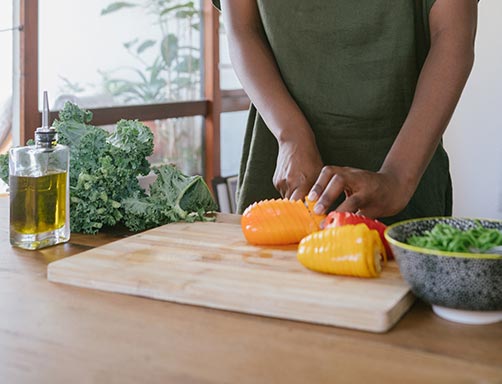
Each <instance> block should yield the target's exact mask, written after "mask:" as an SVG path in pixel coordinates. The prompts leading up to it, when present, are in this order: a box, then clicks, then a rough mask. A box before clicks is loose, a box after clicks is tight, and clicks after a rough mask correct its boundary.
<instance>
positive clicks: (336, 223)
mask: <svg viewBox="0 0 502 384" xmlns="http://www.w3.org/2000/svg"><path fill="white" fill-rule="evenodd" d="M361 223H363V224H366V226H367V227H368V228H369V229H375V230H376V231H377V232H378V234H379V235H380V238H381V239H382V243H383V245H384V247H385V251H386V253H387V258H388V259H393V258H394V257H393V254H392V250H391V249H390V246H389V243H388V242H387V240H385V236H384V231H385V228H387V227H386V225H385V224H384V223H382V222H380V221H378V220H375V219H370V218H369V217H366V216H363V215H356V214H355V213H352V212H336V211H333V212H330V213H329V214H328V216H327V217H326V219H325V220H324V228H333V227H341V226H342V225H346V224H351V225H355V224H361Z"/></svg>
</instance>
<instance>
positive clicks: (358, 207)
mask: <svg viewBox="0 0 502 384" xmlns="http://www.w3.org/2000/svg"><path fill="white" fill-rule="evenodd" d="M213 4H214V5H216V6H217V7H219V9H221V10H222V13H223V18H224V25H225V28H226V30H227V33H228V44H229V51H230V58H231V61H232V63H233V66H234V68H235V71H236V73H237V75H238V77H239V79H240V81H241V83H242V85H243V88H244V90H245V91H246V92H247V94H248V95H249V97H250V99H251V102H252V105H251V108H250V114H249V119H248V126H247V131H246V134H245V138H244V147H243V157H242V162H241V169H240V173H239V187H238V211H239V212H242V211H243V210H244V209H245V208H246V207H247V206H248V205H249V204H251V203H253V202H255V201H259V200H263V199H270V198H279V197H283V198H288V199H303V198H304V197H305V196H307V195H308V196H309V198H310V199H311V200H315V201H316V205H315V211H316V212H317V213H322V212H326V211H328V210H331V209H336V210H338V211H350V212H357V213H360V214H363V215H365V216H368V217H372V218H380V219H381V220H382V221H384V222H385V223H387V224H388V223H391V222H395V221H398V220H404V219H408V218H415V217H423V216H436V215H451V212H452V186H451V180H450V174H449V160H448V156H447V154H446V152H445V150H444V148H443V146H442V135H443V132H444V131H445V129H446V127H447V125H448V122H449V120H450V118H451V116H452V114H453V111H454V109H455V107H456V104H457V102H458V100H459V98H460V95H461V92H462V90H463V87H464V85H465V83H466V81H467V79H468V76H469V73H470V71H471V69H472V66H473V62H474V40H475V34H476V26H477V0H416V1H412V0H408V1H389V0H359V1H357V2H354V1H352V0H331V1H322V0H309V1H307V0H221V1H220V0H213Z"/></svg>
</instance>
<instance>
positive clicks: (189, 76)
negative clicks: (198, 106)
mask: <svg viewBox="0 0 502 384" xmlns="http://www.w3.org/2000/svg"><path fill="white" fill-rule="evenodd" d="M131 8H136V9H142V10H143V11H144V12H145V13H146V14H147V15H150V17H151V18H152V25H155V26H156V27H157V28H158V31H160V34H157V35H156V36H150V37H148V38H144V39H140V38H135V39H133V40H130V41H127V42H125V43H123V45H124V48H125V49H126V50H127V52H128V53H129V54H130V55H131V56H132V57H134V58H135V59H136V61H137V62H138V65H137V66H136V67H128V68H116V69H113V70H108V71H101V72H100V73H101V75H102V78H103V84H104V87H105V89H106V90H107V91H108V92H109V93H110V94H112V95H113V96H114V97H116V98H118V99H120V100H122V101H124V102H126V103H130V102H140V103H155V102H165V101H166V100H170V101H173V100H180V99H196V98H198V96H199V95H198V93H199V89H200V50H199V48H198V47H197V46H195V45H194V39H195V38H197V39H198V36H199V33H198V31H199V30H200V12H199V10H198V8H197V7H196V6H195V3H194V2H193V1H185V0H143V1H137V2H122V1H121V2H113V3H110V4H108V6H107V7H106V8H104V9H102V11H101V15H103V16H105V15H109V14H111V13H116V12H119V11H124V10H127V9H131ZM194 31H195V32H197V33H196V34H194ZM151 50H153V52H154V53H155V54H154V59H153V60H150V61H147V60H145V58H144V54H145V53H146V52H147V51H151ZM124 70H127V71H128V72H130V74H132V76H131V77H129V78H127V79H126V78H123V77H119V73H122V72H123V71H124ZM131 79H132V80H131Z"/></svg>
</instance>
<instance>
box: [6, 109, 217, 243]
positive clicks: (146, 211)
mask: <svg viewBox="0 0 502 384" xmlns="http://www.w3.org/2000/svg"><path fill="white" fill-rule="evenodd" d="M91 120H92V112H90V111H87V110H85V109H81V108H79V107H78V106H77V105H75V104H72V103H71V102H67V103H66V104H65V105H64V108H63V110H61V111H60V112H59V119H57V120H55V121H54V127H55V128H56V130H57V133H58V142H59V143H60V144H64V145H68V146H69V147H70V226H71V230H72V231H73V232H83V233H96V232H98V231H99V230H101V229H102V228H103V227H105V226H114V225H117V224H120V223H122V224H124V225H125V226H126V227H127V228H128V229H130V230H131V231H142V230H145V229H148V228H152V227H155V226H159V225H163V224H167V223H171V222H175V221H181V220H183V221H188V222H193V221H196V220H205V216H204V214H205V213H206V212H208V211H214V210H215V209H216V203H215V202H214V200H213V197H212V196H211V193H210V191H209V189H208V187H207V185H206V183H205V182H204V179H203V178H202V177H201V176H186V175H184V174H183V173H182V172H181V171H179V170H178V169H176V168H175V167H174V166H172V165H162V166H159V167H157V168H154V169H153V171H154V172H155V174H156V175H157V179H156V180H155V182H154V183H153V184H152V186H151V187H150V193H149V194H147V193H146V192H145V191H144V190H143V189H142V188H141V186H140V184H139V181H138V177H140V176H144V175H147V174H149V173H150V170H151V166H150V163H149V162H148V160H147V157H148V156H150V155H151V154H152V153H153V133H152V131H151V130H150V129H149V128H148V127H147V126H145V125H144V124H142V123H141V122H139V121H137V120H120V121H119V122H118V123H117V125H116V128H115V130H114V131H113V132H111V133H110V132H108V131H106V130H104V129H102V128H99V127H95V126H93V125H91ZM0 178H1V179H2V180H4V181H5V182H7V183H8V179H9V158H8V155H0Z"/></svg>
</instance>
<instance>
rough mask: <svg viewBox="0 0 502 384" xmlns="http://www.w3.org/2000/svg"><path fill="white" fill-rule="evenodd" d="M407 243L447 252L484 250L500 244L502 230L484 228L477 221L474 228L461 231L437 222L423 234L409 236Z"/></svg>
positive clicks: (501, 243) (501, 241) (501, 242)
mask: <svg viewBox="0 0 502 384" xmlns="http://www.w3.org/2000/svg"><path fill="white" fill-rule="evenodd" d="M407 243H408V244H410V245H414V246H417V247H423V248H428V249H435V250H439V251H448V252H486V251H488V250H489V249H491V248H493V247H496V246H499V245H502V232H501V231H499V230H497V229H489V228H484V227H483V226H482V225H481V224H480V223H479V222H478V223H477V226H476V227H475V228H472V229H469V230H467V231H462V230H460V229H457V228H455V227H452V226H451V225H449V224H444V223H438V224H436V225H435V226H434V228H432V229H431V230H430V231H425V232H424V235H423V236H411V237H409V238H408V239H407Z"/></svg>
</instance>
